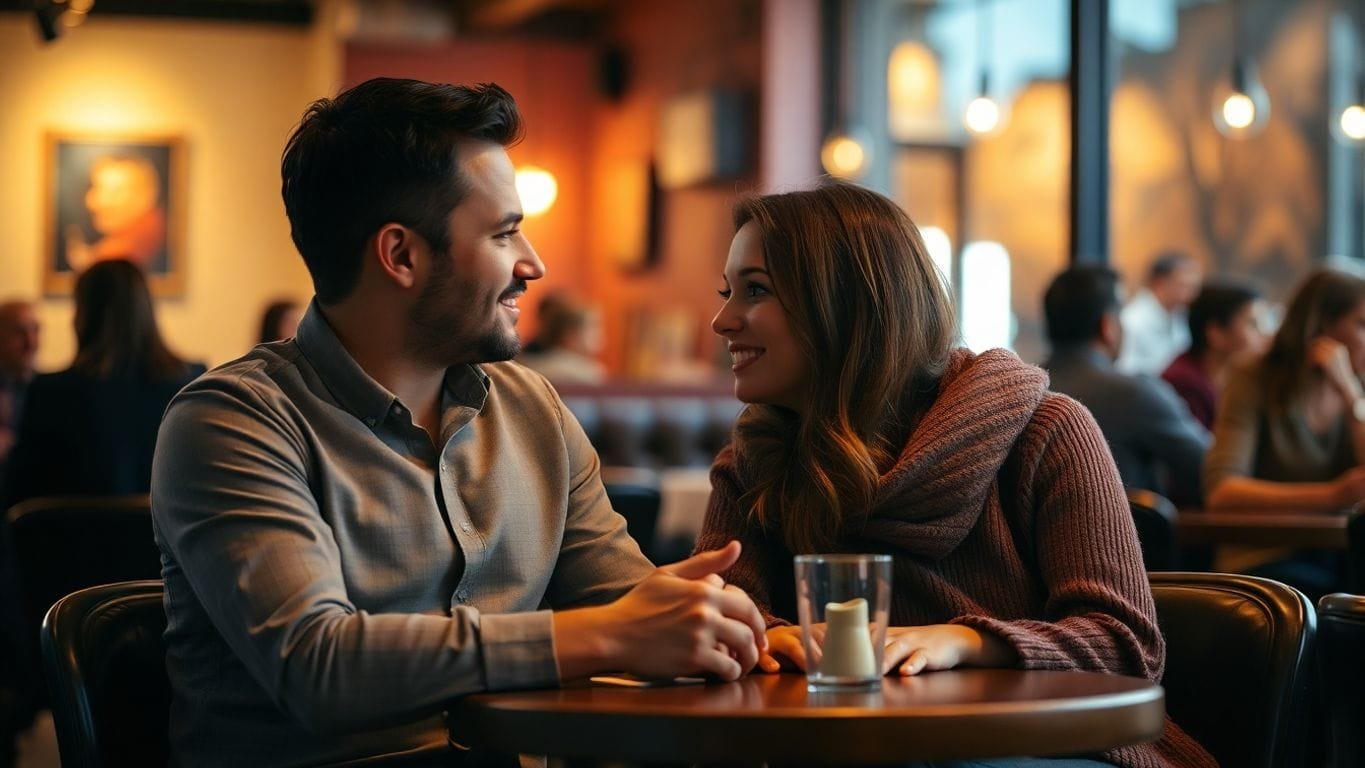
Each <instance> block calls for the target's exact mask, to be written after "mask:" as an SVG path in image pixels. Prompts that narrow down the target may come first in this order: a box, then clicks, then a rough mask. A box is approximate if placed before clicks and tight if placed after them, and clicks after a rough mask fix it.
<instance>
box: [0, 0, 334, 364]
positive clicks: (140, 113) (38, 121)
mask: <svg viewBox="0 0 1365 768" xmlns="http://www.w3.org/2000/svg"><path fill="white" fill-rule="evenodd" d="M326 29H327V25H325V24H323V25H319V27H318V29H317V30H314V31H310V30H298V29H293V28H280V27H275V26H266V25H244V24H243V25H236V24H222V23H215V24H211V25H210V24H204V23H198V22H179V21H162V20H147V19H136V20H122V19H112V20H111V19H105V18H101V17H99V16H95V17H93V18H92V19H91V20H90V21H88V22H86V23H85V24H84V25H82V26H81V27H79V28H77V29H74V30H68V31H66V32H65V34H64V35H63V36H62V38H61V39H59V40H58V41H56V42H55V43H52V44H46V45H45V44H43V43H42V42H41V39H40V38H39V35H38V33H37V29H36V25H35V24H34V23H33V19H32V18H31V17H30V16H28V15H26V14H0V297H6V296H11V295H21V296H38V295H39V294H40V293H41V284H42V278H41V264H42V258H41V254H42V248H43V247H44V235H43V233H44V225H43V215H44V206H43V200H44V197H43V190H44V183H45V181H44V180H45V170H44V157H43V154H44V144H43V141H44V134H45V132H46V131H48V130H61V131H80V132H89V131H117V132H130V133H145V134H158V135H164V134H179V135H180V136H182V137H183V139H184V142H185V150H186V151H185V157H186V161H187V163H186V166H187V167H186V171H187V173H186V182H187V183H186V184H185V189H186V205H187V208H186V212H187V216H186V226H185V244H186V254H185V257H186V258H185V264H186V269H187V281H186V284H185V285H186V289H185V295H184V297H183V298H181V299H163V300H160V301H158V315H159V317H160V320H161V328H162V332H163V334H164V335H165V336H166V338H167V341H168V342H169V343H170V345H171V347H172V348H173V349H175V350H176V351H177V352H178V353H179V354H181V355H182V356H185V357H187V358H190V359H197V360H202V361H204V362H206V363H209V364H210V365H215V364H218V363H221V362H224V361H226V360H229V359H231V358H233V357H236V356H237V355H239V354H241V353H242V352H243V351H245V350H246V349H247V348H249V347H250V346H251V344H252V343H254V341H255V335H256V324H257V322H258V317H259V314H260V311H261V309H262V308H263V306H264V305H265V304H266V303H267V302H268V301H270V300H272V299H274V298H276V297H279V296H284V297H291V298H297V299H300V300H304V299H306V298H307V297H308V296H309V295H310V294H311V288H310V282H309V280H308V274H307V271H306V270H305V269H304V267H303V263H302V261H301V260H300V259H299V257H298V254H297V253H296V252H295V251H294V248H293V245H292V243H291V242H290V240H289V226H288V222H287V221H286V220H285V216H284V206H283V204H282V203H281V202H280V195H279V185H280V181H279V156H280V151H281V149H282V148H283V146H284V141H285V139H286V137H287V136H288V133H289V131H290V129H291V128H292V127H293V125H294V123H295V122H297V120H298V118H299V117H300V115H302V114H303V110H304V108H305V107H306V106H307V104H308V102H310V101H311V100H313V99H315V98H318V97H319V96H323V95H329V94H330V93H331V92H332V89H333V88H334V84H335V82H336V81H337V79H338V67H337V64H338V62H339V57H338V54H337V53H336V46H335V43H334V41H333V40H332V39H331V36H330V34H329V33H328V32H327V31H326ZM40 307H41V309H40V316H41V319H42V322H43V340H42V349H41V351H40V353H39V360H38V363H39V368H40V369H43V370H52V369H56V368H62V367H65V366H66V365H67V364H68V363H69V362H70V360H71V357H72V354H73V352H74V349H75V341H74V339H73V337H72V333H71V330H70V328H71V312H72V310H71V302H70V300H69V299H44V300H43V301H42V302H41V304H40Z"/></svg>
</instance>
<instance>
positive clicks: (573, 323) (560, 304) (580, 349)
mask: <svg viewBox="0 0 1365 768" xmlns="http://www.w3.org/2000/svg"><path fill="white" fill-rule="evenodd" d="M539 316H540V318H539V319H540V332H539V333H537V334H536V342H537V349H536V351H534V352H528V353H523V354H522V355H521V356H520V357H519V358H518V359H517V361H518V362H520V363H521V364H522V365H525V366H526V367H528V368H531V369H532V370H535V371H537V372H539V373H540V374H541V375H542V376H544V377H545V378H547V379H549V380H550V382H551V383H553V384H601V383H602V382H603V381H605V380H606V378H607V369H606V367H605V366H603V365H602V363H601V361H599V360H598V359H597V355H598V354H600V353H601V351H602V318H601V313H599V312H598V311H597V309H596V308H594V307H592V306H590V305H588V304H586V303H584V302H582V301H580V300H578V299H576V298H573V297H571V296H568V295H565V294H550V295H549V296H546V297H545V298H544V299H542V300H541V302H540V305H539Z"/></svg>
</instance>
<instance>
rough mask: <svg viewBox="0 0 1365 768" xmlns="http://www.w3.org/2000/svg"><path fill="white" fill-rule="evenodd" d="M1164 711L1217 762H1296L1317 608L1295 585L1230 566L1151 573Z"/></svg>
mask: <svg viewBox="0 0 1365 768" xmlns="http://www.w3.org/2000/svg"><path fill="white" fill-rule="evenodd" d="M1149 578H1150V579H1151V583H1152V597H1153V598H1155V600H1156V612H1157V621H1158V623H1159V625H1160V627H1161V632H1162V634H1163V635H1164V636H1165V638H1166V671H1165V675H1164V676H1163V677H1162V680H1161V684H1162V686H1164V687H1165V689H1166V711H1167V713H1169V714H1170V716H1171V719H1173V720H1174V721H1175V722H1176V723H1178V724H1179V725H1180V727H1181V728H1183V729H1185V731H1186V732H1187V733H1189V734H1190V735H1191V736H1193V737H1194V738H1195V739H1196V740H1198V741H1199V743H1201V744H1203V745H1204V747H1205V748H1206V749H1208V750H1209V751H1210V752H1211V753H1213V756H1214V757H1215V758H1217V759H1218V762H1219V763H1220V764H1221V765H1227V766H1234V765H1235V766H1242V767H1244V768H1298V767H1299V766H1302V765H1304V764H1305V760H1306V754H1307V749H1308V727H1309V723H1308V714H1307V713H1308V709H1309V706H1310V702H1311V697H1312V694H1313V692H1314V691H1313V682H1314V674H1313V663H1314V659H1313V654H1314V635H1315V630H1316V614H1315V612H1314V610H1313V605H1312V603H1310V602H1309V601H1308V598H1306V597H1304V595H1303V593H1301V592H1299V591H1298V590H1296V589H1294V588H1292V587H1289V586H1286V585H1284V584H1281V583H1279V582H1277V581H1270V580H1269V579H1260V578H1256V577H1254V576H1240V575H1236V574H1227V573H1186V572H1169V573H1152V574H1149Z"/></svg>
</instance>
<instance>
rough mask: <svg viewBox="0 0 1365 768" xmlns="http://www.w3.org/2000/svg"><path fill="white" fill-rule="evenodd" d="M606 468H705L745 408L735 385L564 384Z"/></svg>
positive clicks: (562, 394) (562, 388)
mask: <svg viewBox="0 0 1365 768" xmlns="http://www.w3.org/2000/svg"><path fill="white" fill-rule="evenodd" d="M558 391H559V395H560V397H562V398H563V399H564V404H565V405H567V406H568V408H569V410H570V411H571V412H572V413H573V415H574V416H575V417H576V418H577V419H578V422H579V423H580V424H582V425H583V431H585V432H586V433H587V435H588V439H589V440H591V441H592V444H593V447H594V448H596V449H597V454H598V456H599V457H601V460H602V465H603V466H604V467H645V468H649V469H667V468H670V467H705V466H709V465H710V464H711V461H712V460H713V459H715V457H716V453H717V452H718V451H719V450H720V449H721V446H723V445H725V443H726V442H728V441H729V439H730V430H731V428H732V427H733V426H734V423H735V418H736V417H737V416H739V412H740V410H742V409H743V407H744V404H743V403H741V402H740V401H738V400H736V399H735V394H734V385H733V384H731V383H729V382H725V383H724V384H723V385H721V384H716V385H712V386H694V387H684V386H659V385H650V384H635V383H629V384H627V383H621V384H608V385H605V386H596V387H588V386H560V387H558Z"/></svg>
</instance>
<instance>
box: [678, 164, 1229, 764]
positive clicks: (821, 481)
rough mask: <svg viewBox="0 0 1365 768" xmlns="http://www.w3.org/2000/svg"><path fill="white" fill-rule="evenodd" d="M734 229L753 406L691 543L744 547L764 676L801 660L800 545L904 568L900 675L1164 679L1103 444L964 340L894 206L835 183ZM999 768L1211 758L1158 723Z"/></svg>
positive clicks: (736, 305) (893, 644)
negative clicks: (1137, 739) (1064, 754)
mask: <svg viewBox="0 0 1365 768" xmlns="http://www.w3.org/2000/svg"><path fill="white" fill-rule="evenodd" d="M735 224H736V228H737V230H738V231H737V232H736V234H735V238H734V242H733V244H732V245H731V249H730V255H729V259H728V261H727V262H726V265H725V272H724V289H723V290H722V291H721V296H722V298H723V299H724V302H725V303H724V305H723V306H722V308H721V310H720V312H719V314H717V315H716V318H715V320H714V321H713V323H712V327H713V328H714V329H715V331H716V333H718V334H720V335H721V336H723V337H725V339H726V340H727V341H728V342H729V349H730V354H731V357H732V359H733V371H734V375H735V394H736V395H737V396H738V397H739V399H740V400H743V401H744V402H746V403H749V406H748V407H747V408H745V410H744V412H743V414H742V415H741V416H740V419H739V421H738V423H737V424H736V426H735V430H734V434H733V438H732V442H731V444H730V445H729V446H727V447H726V448H725V449H723V450H722V451H721V453H720V455H719V456H718V457H717V459H716V463H715V465H714V467H713V469H712V485H713V488H714V490H713V492H712V495H711V501H710V504H709V507H708V510H707V515H706V521H705V524H704V527H703V532H702V535H701V538H700V540H699V542H698V544H697V546H698V548H699V549H709V548H714V547H716V546H718V545H723V544H724V543H725V542H727V541H728V540H729V539H731V538H737V539H740V540H741V541H742V542H743V544H744V549H743V555H742V557H741V559H740V561H739V563H737V564H736V565H735V566H734V567H733V568H732V569H731V570H730V571H728V572H727V573H726V574H725V577H726V580H727V581H729V582H732V583H734V584H735V585H736V586H738V587H740V588H741V589H744V590H745V591H746V592H748V593H749V595H750V596H752V597H753V599H754V602H755V603H756V604H757V605H758V607H759V608H760V610H762V611H763V612H764V614H765V618H766V619H767V621H768V626H769V630H768V642H769V652H768V653H767V654H765V655H764V656H763V657H762V659H761V661H760V664H759V667H760V669H761V670H762V671H764V672H775V671H777V670H778V669H780V667H781V666H782V665H784V664H786V665H794V666H796V667H804V665H805V659H804V654H803V652H802V648H801V640H800V632H799V630H798V629H797V628H796V627H794V626H792V624H793V623H794V622H795V620H796V600H795V595H794V589H793V578H792V567H791V561H792V557H793V556H794V555H796V554H804V553H817V552H875V553H886V554H890V555H892V556H893V559H894V573H895V576H894V579H895V583H894V587H893V589H892V595H893V597H892V606H891V624H892V627H891V629H890V630H889V632H888V637H887V647H886V654H885V663H886V670H885V671H887V672H888V673H892V674H900V675H913V674H918V673H920V672H923V671H927V670H936V669H948V668H951V667H955V666H961V665H972V666H997V667H1019V668H1026V669H1064V670H1070V669H1083V670H1091V671H1100V672H1109V673H1113V674H1122V675H1134V676H1141V677H1145V678H1147V679H1149V680H1158V679H1159V678H1160V676H1161V671H1162V668H1163V664H1164V660H1165V659H1164V654H1165V648H1164V644H1163V642H1162V638H1161V634H1160V632H1159V631H1158V629H1157V625H1156V616H1155V609H1154V605H1153V602H1152V596H1151V592H1150V588H1149V586H1148V582H1147V574H1146V572H1145V571H1144V570H1143V566H1142V557H1141V554H1140V551H1139V548H1138V542H1137V537H1136V535H1135V533H1134V531H1133V525H1132V522H1131V520H1130V518H1129V511H1128V503H1127V500H1126V497H1125V496H1124V491H1123V486H1122V485H1121V484H1120V481H1119V476H1118V472H1117V470H1116V469H1115V467H1114V462H1113V459H1112V458H1111V457H1110V455H1109V452H1108V450H1107V448H1106V446H1105V442H1104V437H1103V436H1102V435H1101V434H1100V431H1099V428H1098V427H1097V426H1096V425H1095V422H1094V420H1093V419H1092V418H1091V417H1090V415H1089V413H1088V412H1087V411H1086V410H1085V409H1084V408H1082V407H1081V406H1079V405H1078V404H1077V403H1076V402H1075V401H1073V400H1070V399H1068V398H1066V397H1063V396H1060V395H1055V394H1053V393H1050V392H1048V391H1047V377H1046V375H1045V374H1044V373H1043V372H1042V371H1041V370H1040V369H1038V368H1036V367H1034V366H1031V365H1026V364H1024V363H1022V362H1021V361H1020V360H1019V359H1018V358H1017V357H1015V356H1014V355H1013V354H1012V353H1010V352H1007V351H1004V350H992V351H989V352H985V353H983V354H980V355H974V354H973V353H971V352H969V351H967V350H965V349H954V339H955V328H954V312H953V308H952V305H951V302H950V300H949V298H948V295H947V293H946V291H945V290H944V287H943V283H942V281H941V278H940V276H939V274H938V273H937V272H936V270H935V268H934V266H933V264H932V262H931V261H930V259H929V256H928V253H927V251H926V250H925V248H924V244H923V242H922V241H921V239H920V236H919V233H918V231H917V230H916V229H915V227H914V225H913V224H912V223H911V222H910V220H909V218H907V217H906V215H905V214H904V212H902V211H901V210H900V209H899V208H898V207H896V205H895V204H894V203H892V202H891V201H890V200H887V199H886V198H884V197H882V196H881V195H878V194H876V193H873V192H870V191H867V190H864V189H861V188H858V187H855V186H851V185H847V184H840V183H832V184H828V185H826V186H823V187H821V188H819V189H816V190H814V191H808V192H794V193H790V194H783V195H772V196H766V197H758V198H754V199H750V200H748V201H745V202H743V203H741V204H740V205H739V206H738V208H737V210H736V216H735ZM1097 760H1103V761H1105V762H1096V761H1097ZM991 764H993V765H1015V766H1018V765H1034V764H1037V765H1048V766H1064V765H1065V766H1071V765H1075V766H1094V765H1106V764H1116V765H1121V766H1139V765H1140V766H1155V765H1168V766H1176V765H1180V766H1203V765H1212V764H1213V760H1212V758H1210V757H1209V756H1208V754H1207V753H1205V752H1204V751H1203V750H1202V749H1201V748H1200V747H1199V745H1198V744H1196V743H1195V742H1194V741H1193V740H1192V739H1190V738H1189V737H1188V736H1186V735H1185V734H1184V733H1183V732H1181V731H1180V730H1179V729H1178V728H1176V727H1175V726H1174V725H1172V724H1170V723H1168V724H1167V727H1166V729H1165V733H1164V735H1163V736H1162V737H1161V739H1159V740H1158V741H1156V742H1153V743H1150V744H1143V745H1138V746H1132V747H1124V748H1120V749H1115V750H1111V751H1109V752H1106V753H1104V754H1103V755H1097V756H1092V759H1072V760H1059V761H1050V760H1035V759H1032V758H1027V759H1024V760H1022V761H1020V760H1009V761H998V762H995V763H991Z"/></svg>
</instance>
